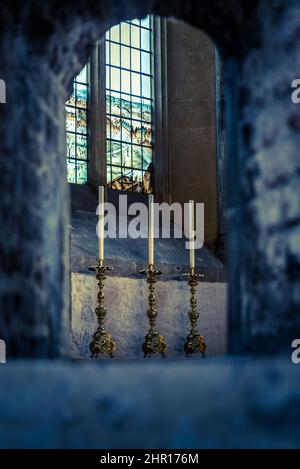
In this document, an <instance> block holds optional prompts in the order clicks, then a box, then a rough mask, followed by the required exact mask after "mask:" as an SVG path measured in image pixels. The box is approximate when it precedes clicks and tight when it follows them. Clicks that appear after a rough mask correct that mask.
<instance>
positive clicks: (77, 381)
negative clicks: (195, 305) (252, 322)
mask: <svg viewBox="0 0 300 469" xmlns="http://www.w3.org/2000/svg"><path fill="white" fill-rule="evenodd" d="M289 363H291V362H290V360H289V357H287V359H286V360H284V359H280V360H257V359H253V360H251V359H247V360H242V359H232V358H226V359H215V358H214V359H213V360H212V359H210V358H207V359H206V360H202V361H199V360H197V361H193V360H191V361H182V362H178V361H176V362H175V361H174V362H173V361H169V360H168V363H166V361H156V360H152V361H150V360H145V361H144V362H143V363H141V362H139V363H138V362H134V361H132V362H127V361H126V362H125V361H122V362H121V361H109V362H107V361H106V362H99V361H98V362H93V363H86V362H85V363H81V364H80V363H76V364H75V363H70V362H63V361H51V362H49V361H35V362H30V361H23V362H21V361H18V362H15V363H10V364H6V365H2V366H1V387H0V403H1V404H0V447H1V448H111V449H112V448H148V449H151V448H198V449H199V448H200V449H201V448H299V447H300V440H299V435H300V395H299V384H300V375H299V373H300V366H299V368H297V365H293V364H292V363H291V364H289ZM166 364H168V366H166Z"/></svg>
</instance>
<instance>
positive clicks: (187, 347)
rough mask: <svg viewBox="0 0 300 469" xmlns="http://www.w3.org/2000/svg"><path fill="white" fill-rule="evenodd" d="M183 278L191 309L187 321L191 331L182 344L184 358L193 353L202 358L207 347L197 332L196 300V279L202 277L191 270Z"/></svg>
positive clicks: (197, 314) (202, 337)
mask: <svg viewBox="0 0 300 469" xmlns="http://www.w3.org/2000/svg"><path fill="white" fill-rule="evenodd" d="M183 276H184V277H187V278H188V284H189V286H190V292H191V299H190V305H191V309H190V311H189V319H190V324H191V330H190V333H189V335H188V336H187V338H186V340H185V344H184V351H185V353H186V356H187V357H188V356H189V355H192V354H193V353H201V354H202V357H203V358H204V357H205V356H206V355H205V352H206V350H207V345H206V343H205V340H204V336H203V335H200V334H199V332H198V331H197V322H198V318H199V313H198V312H197V299H196V286H197V285H198V279H199V278H203V277H204V275H202V274H196V273H195V269H194V268H191V270H190V272H189V273H188V274H183Z"/></svg>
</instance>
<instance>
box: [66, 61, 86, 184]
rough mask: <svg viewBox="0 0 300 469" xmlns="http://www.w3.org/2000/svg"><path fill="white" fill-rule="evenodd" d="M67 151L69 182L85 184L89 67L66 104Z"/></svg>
mask: <svg viewBox="0 0 300 469" xmlns="http://www.w3.org/2000/svg"><path fill="white" fill-rule="evenodd" d="M66 151H67V155H66V156H67V175H68V182H72V183H76V184H85V183H86V182H87V179H88V176H87V170H88V67H87V66H85V67H83V69H82V70H81V72H80V73H79V75H77V77H76V78H75V80H74V83H73V92H72V95H71V96H70V98H69V100H68V101H67V102H66Z"/></svg>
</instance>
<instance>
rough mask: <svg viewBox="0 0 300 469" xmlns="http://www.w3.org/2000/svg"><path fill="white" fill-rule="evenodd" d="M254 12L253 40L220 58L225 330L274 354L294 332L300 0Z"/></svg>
mask: <svg viewBox="0 0 300 469" xmlns="http://www.w3.org/2000/svg"><path fill="white" fill-rule="evenodd" d="M257 16H258V18H260V23H259V24H260V41H259V43H258V44H257V46H256V47H255V48H253V49H249V50H245V51H244V54H243V60H242V61H240V62H239V63H238V64H237V63H236V64H235V65H233V63H232V62H231V64H230V65H229V64H228V63H226V64H225V74H227V75H226V79H227V85H228V83H229V82H230V80H234V81H235V90H234V91H231V94H230V92H229V94H228V95H226V98H227V97H229V109H228V113H227V114H228V115H227V117H228V119H227V123H229V135H230V138H231V143H230V144H229V154H228V156H229V226H230V230H231V237H230V244H231V247H230V285H231V287H230V326H229V329H230V347H231V350H235V351H237V352H239V351H245V350H248V351H249V350H251V351H253V352H257V353H265V352H266V351H269V352H271V353H274V352H278V351H280V350H286V349H287V348H288V347H289V344H290V342H291V341H292V339H293V338H295V337H298V336H300V316H299V308H300V295H299V280H300V204H299V200H300V197H299V188H300V171H299V169H300V159H299V144H300V134H299V131H298V128H297V122H298V119H299V115H300V107H299V106H297V105H295V104H293V103H292V101H291V92H292V88H291V83H292V81H293V79H295V78H297V77H299V70H300V57H299V38H300V5H299V2H294V1H289V2H283V1H273V2H260V6H259V8H258V10H257ZM230 77H231V78H230ZM228 91H229V89H228V87H227V92H228ZM232 132H233V133H232ZM234 134H235V135H238V136H239V137H238V138H236V139H235V138H234ZM234 140H235V142H234ZM233 181H236V184H234V183H233Z"/></svg>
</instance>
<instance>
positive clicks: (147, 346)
mask: <svg viewBox="0 0 300 469" xmlns="http://www.w3.org/2000/svg"><path fill="white" fill-rule="evenodd" d="M140 273H141V274H144V275H147V283H148V285H149V297H148V302H149V308H148V309H147V316H148V318H149V324H150V328H149V331H148V334H146V335H145V341H144V343H143V345H142V350H143V352H144V358H145V357H147V355H149V356H150V355H152V354H156V353H160V354H161V355H162V356H163V357H165V352H166V350H167V344H166V342H165V339H164V337H163V336H162V335H160V334H159V333H158V331H157V329H156V318H157V310H156V309H155V294H154V291H155V284H156V282H157V280H156V277H157V275H161V272H160V271H159V270H155V269H154V266H153V265H149V269H144V270H141V271H140Z"/></svg>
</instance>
